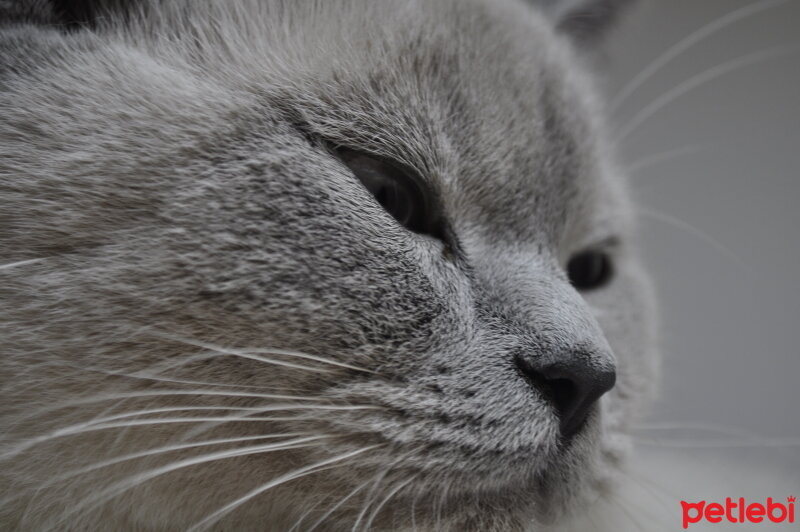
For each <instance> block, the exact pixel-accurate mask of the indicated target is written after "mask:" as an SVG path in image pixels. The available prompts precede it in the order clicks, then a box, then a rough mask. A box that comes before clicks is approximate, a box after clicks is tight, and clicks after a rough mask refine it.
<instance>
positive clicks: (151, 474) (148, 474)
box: [61, 435, 331, 520]
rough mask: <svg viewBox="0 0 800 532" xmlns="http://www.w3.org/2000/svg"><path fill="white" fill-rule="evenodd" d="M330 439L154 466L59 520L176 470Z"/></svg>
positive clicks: (304, 440)
mask: <svg viewBox="0 0 800 532" xmlns="http://www.w3.org/2000/svg"><path fill="white" fill-rule="evenodd" d="M330 437H331V436H326V435H320V436H309V437H305V438H295V439H293V440H288V441H283V442H279V443H273V444H267V445H256V446H250V447H242V448H239V449H230V450H226V451H220V452H216V453H209V454H204V455H201V456H196V457H193V458H188V459H185V460H180V461H178V462H174V463H172V464H169V465H166V466H162V467H158V468H156V469H151V470H149V471H144V472H142V473H139V474H137V475H134V476H132V477H129V478H127V479H126V480H123V481H121V482H117V483H115V484H113V485H111V486H109V487H107V488H106V489H104V490H102V491H101V492H99V493H96V494H94V495H93V496H92V497H89V498H86V499H84V500H83V501H81V502H80V504H78V505H76V506H75V507H73V508H71V509H70V510H69V511H68V512H66V513H65V514H64V515H63V516H62V518H61V519H62V520H63V519H64V518H66V517H69V516H71V515H74V514H75V513H78V512H80V511H82V510H84V509H87V510H90V509H92V508H95V507H97V506H99V505H100V504H103V503H104V502H105V501H107V500H109V499H112V498H114V497H116V496H118V495H120V494H121V493H124V492H125V491H128V490H130V489H132V488H134V487H136V486H138V485H140V484H143V483H145V482H147V481H150V480H152V479H154V478H157V477H160V476H163V475H166V474H167V473H171V472H173V471H177V470H179V469H184V468H187V467H192V466H196V465H201V464H206V463H209V462H215V461H217V460H225V459H229V458H237V457H241V456H250V455H254V454H262V453H268V452H277V451H284V450H289V449H299V448H303V447H311V446H315V445H317V443H315V442H317V440H321V439H324V438H330Z"/></svg>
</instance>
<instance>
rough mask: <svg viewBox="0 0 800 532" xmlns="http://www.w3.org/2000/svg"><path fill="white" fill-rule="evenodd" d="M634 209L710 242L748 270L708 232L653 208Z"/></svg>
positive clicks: (745, 267) (745, 268)
mask: <svg viewBox="0 0 800 532" xmlns="http://www.w3.org/2000/svg"><path fill="white" fill-rule="evenodd" d="M636 211H637V212H639V213H640V214H642V215H644V216H649V217H650V218H652V219H654V220H658V221H660V222H664V223H666V224H669V225H672V226H673V227H677V228H678V229H683V230H684V231H686V232H687V233H690V234H692V235H694V236H695V237H697V238H699V239H700V240H702V241H704V242H706V243H707V244H710V245H711V246H712V247H714V248H715V249H716V250H717V251H719V252H721V253H723V254H725V255H726V256H727V257H728V258H730V259H731V260H732V261H734V262H735V263H736V264H738V265H739V267H741V268H742V269H744V270H748V271H749V269H748V268H747V266H746V265H745V264H744V263H743V262H742V261H741V259H740V258H739V257H738V256H737V255H736V254H735V253H734V252H733V251H731V250H730V249H729V248H727V247H726V246H724V245H723V244H721V243H720V242H718V241H717V240H716V239H715V238H714V237H712V236H711V235H709V234H708V233H706V232H704V231H701V230H700V229H698V228H696V227H695V226H693V225H691V224H690V223H687V222H684V221H683V220H681V219H680V218H676V217H674V216H671V215H669V214H666V213H663V212H659V211H656V210H653V209H652V208H637V209H636Z"/></svg>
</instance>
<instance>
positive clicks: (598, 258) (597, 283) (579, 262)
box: [567, 250, 614, 291]
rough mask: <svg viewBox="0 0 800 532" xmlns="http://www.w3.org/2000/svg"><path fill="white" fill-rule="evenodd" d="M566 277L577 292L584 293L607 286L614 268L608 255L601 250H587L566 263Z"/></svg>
mask: <svg viewBox="0 0 800 532" xmlns="http://www.w3.org/2000/svg"><path fill="white" fill-rule="evenodd" d="M567 276H568V277H569V282H570V283H572V286H574V287H575V288H576V289H577V290H581V291H586V290H594V289H596V288H601V287H603V286H605V285H607V284H608V283H609V282H610V281H611V278H612V277H613V276H614V266H613V264H612V261H611V257H610V255H609V254H608V253H606V252H605V251H602V250H587V251H583V252H581V253H578V254H577V255H573V257H572V258H571V259H570V260H569V262H568V263H567Z"/></svg>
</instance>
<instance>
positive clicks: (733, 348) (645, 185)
mask: <svg viewBox="0 0 800 532" xmlns="http://www.w3.org/2000/svg"><path fill="white" fill-rule="evenodd" d="M620 30H621V31H619V32H618V33H617V34H616V35H615V37H614V38H613V39H612V42H611V48H610V52H609V54H608V58H607V59H606V61H607V65H605V66H604V68H606V67H607V68H608V69H610V71H611V76H610V79H608V80H607V84H606V87H605V89H606V92H607V94H608V99H609V100H610V101H611V102H612V118H613V121H612V123H613V125H614V126H615V129H616V131H617V135H618V138H619V143H620V148H621V152H622V155H623V161H624V162H625V163H626V164H627V166H628V168H629V169H630V173H631V180H632V183H633V189H634V192H635V195H636V197H637V200H638V202H639V205H640V206H641V213H640V214H641V217H642V233H643V234H642V236H643V240H644V245H645V253H646V259H647V262H648V263H649V265H650V268H651V271H652V272H653V275H654V277H655V280H656V282H657V286H658V288H659V292H660V301H661V313H662V321H663V330H662V346H663V354H664V363H663V382H662V390H661V394H660V397H661V399H660V400H659V401H658V402H657V403H656V404H655V405H654V409H653V413H652V415H651V417H650V419H649V420H648V422H647V424H646V425H647V426H648V427H649V428H648V430H646V431H643V432H642V434H643V435H644V436H643V439H644V440H647V441H652V442H661V444H663V445H664V446H667V447H670V448H674V449H677V450H678V451H677V452H681V453H684V454H685V455H686V456H689V455H691V456H692V457H696V458H699V459H701V460H702V459H704V457H706V456H709V457H712V456H714V457H717V456H719V455H720V454H721V453H725V454H727V455H731V456H736V457H740V456H746V458H747V459H748V460H750V461H751V462H752V461H755V462H756V463H759V464H761V463H764V464H766V465H768V466H770V467H773V468H776V469H779V470H781V471H783V472H784V473H788V474H789V475H791V476H792V477H793V478H795V479H798V480H800V236H799V235H798V230H800V208H799V207H798V202H799V200H800V0H749V1H745V0H703V1H697V0H649V1H648V0H645V1H644V2H642V5H641V6H639V8H638V9H637V10H636V11H635V12H634V13H632V16H631V17H629V18H628V19H627V20H626V21H625V23H624V24H623V25H622V26H621V28H620ZM731 495H734V494H731ZM797 495H800V493H798V494H797ZM784 496H785V495H784Z"/></svg>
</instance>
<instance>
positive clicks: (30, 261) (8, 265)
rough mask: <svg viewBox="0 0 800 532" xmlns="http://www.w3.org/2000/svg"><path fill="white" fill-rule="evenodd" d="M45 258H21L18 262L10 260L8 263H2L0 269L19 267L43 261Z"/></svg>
mask: <svg viewBox="0 0 800 532" xmlns="http://www.w3.org/2000/svg"><path fill="white" fill-rule="evenodd" d="M43 260H45V259H43V258H41V259H28V260H21V261H17V262H9V263H6V264H0V270H10V269H11V268H17V267H19V266H25V265H27V264H34V263H36V262H40V261H43Z"/></svg>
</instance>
